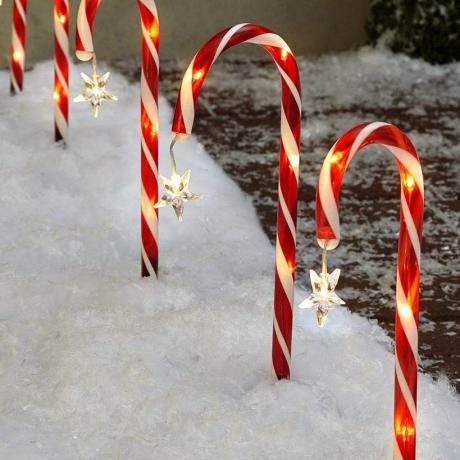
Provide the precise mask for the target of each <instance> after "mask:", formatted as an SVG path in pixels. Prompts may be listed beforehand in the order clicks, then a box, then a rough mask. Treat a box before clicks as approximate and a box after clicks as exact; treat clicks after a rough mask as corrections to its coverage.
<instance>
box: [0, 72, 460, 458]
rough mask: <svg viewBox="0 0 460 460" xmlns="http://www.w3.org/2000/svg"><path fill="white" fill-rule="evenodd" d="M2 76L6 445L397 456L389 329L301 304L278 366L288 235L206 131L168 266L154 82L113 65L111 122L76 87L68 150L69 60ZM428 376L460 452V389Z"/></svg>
mask: <svg viewBox="0 0 460 460" xmlns="http://www.w3.org/2000/svg"><path fill="white" fill-rule="evenodd" d="M79 70H83V69H82V68H80V69H79ZM77 78H78V76H77V71H76V68H75V67H72V87H73V93H77V91H78V89H79V86H77V85H76V81H77ZM0 88H3V90H2V96H1V101H2V103H1V105H0V154H1V167H0V197H1V220H0V234H1V239H0V244H1V254H2V257H1V260H0V270H1V278H0V283H1V287H0V296H1V310H0V350H1V351H0V357H1V358H0V458H1V459H5V460H6V459H8V460H10V459H14V460H23V459H24V460H25V459H27V460H35V459H47V460H48V459H59V460H64V459H216V458H219V459H256V458H257V459H280V458H283V459H312V460H313V459H314V460H318V459H320V460H321V459H328V460H333V459H353V460H360V459H362V460H371V459H390V458H391V456H392V412H393V407H392V405H393V404H392V399H393V355H392V350H391V342H390V340H389V338H388V337H387V336H386V335H385V333H384V332H383V331H382V329H380V328H379V327H378V326H376V325H375V324H371V323H370V322H369V321H367V320H365V319H363V318H361V317H359V316H357V315H352V314H350V313H349V312H348V311H347V310H338V311H333V312H332V313H331V317H330V320H329V322H328V325H327V327H326V328H325V329H323V330H319V329H317V328H316V326H315V318H314V315H313V314H312V313H311V312H298V311H297V310H296V311H295V329H294V345H293V376H292V380H291V381H289V382H288V381H282V382H275V381H274V380H273V378H272V375H271V362H270V358H271V333H272V297H273V265H274V248H273V247H272V246H271V245H270V243H269V242H268V239H267V237H266V236H265V234H264V233H263V231H262V229H261V228H260V225H259V222H258V219H257V217H256V214H255V212H254V209H253V207H252V205H251V203H250V201H249V199H248V198H247V197H246V196H245V195H244V194H243V193H242V192H241V191H240V190H239V189H238V187H237V186H236V185H235V184H234V183H233V182H232V181H231V180H230V179H229V178H228V177H226V176H225V175H224V173H223V172H222V171H221V169H220V168H219V167H218V166H217V165H216V164H215V163H214V162H213V161H212V160H211V159H210V157H209V156H208V155H207V154H206V152H205V151H204V150H203V148H202V147H201V146H200V145H199V144H198V143H197V142H196V140H195V139H194V138H191V139H190V140H189V142H188V143H187V144H183V145H180V146H179V147H178V149H177V160H178V164H179V169H180V171H182V170H184V169H185V168H187V167H191V168H192V180H191V187H190V188H191V190H193V191H194V192H196V193H203V195H204V199H203V200H202V201H200V202H195V203H192V204H189V205H188V207H187V208H186V210H185V216H184V217H185V222H184V223H183V224H182V225H179V224H178V223H177V222H176V220H175V216H174V214H173V212H172V210H170V209H165V210H162V211H161V231H160V233H161V261H160V266H161V279H160V280H159V281H155V280H152V279H140V277H139V269H140V267H139V188H140V186H139V168H140V166H139V157H140V153H139V135H138V123H137V120H138V116H139V114H138V110H139V100H138V99H139V88H138V85H129V84H128V83H127V82H126V81H125V80H124V79H123V78H122V77H120V76H118V75H114V76H113V77H112V80H111V82H110V88H111V90H112V91H113V92H114V93H115V94H116V95H118V96H119V98H120V102H119V103H118V104H110V105H109V104H107V105H106V106H104V107H103V108H102V111H101V115H100V118H99V119H98V120H96V121H95V120H93V119H92V116H91V113H90V108H89V106H86V105H79V106H74V105H72V107H71V110H72V113H71V123H72V127H71V138H70V147H69V148H68V149H67V150H62V149H60V148H57V147H55V146H54V145H53V142H52V130H51V128H52V98H51V88H52V64H51V63H45V64H42V65H39V66H37V68H36V69H35V70H34V71H33V72H30V73H28V74H27V75H26V91H25V94H24V95H22V96H19V97H15V98H9V97H8V96H7V88H8V74H7V72H4V71H3V72H1V73H0ZM160 106H161V152H162V154H161V166H160V170H161V172H162V173H163V174H166V175H168V174H169V170H168V169H169V164H168V159H167V157H166V154H165V152H167V143H168V141H169V139H170V135H169V132H168V129H169V126H170V119H171V109H170V107H168V106H167V104H166V103H165V101H164V100H161V104H160ZM315 250H316V248H315ZM304 296H305V293H304V292H299V291H298V292H297V293H296V303H298V302H299V301H301V300H302V299H303V298H304ZM419 382H420V388H419V433H418V458H419V459H420V460H422V459H426V460H436V459H442V460H445V459H458V458H460V441H459V439H458V430H459V427H460V404H459V399H458V396H456V395H454V393H453V392H452V390H451V389H450V387H449V385H448V383H447V382H446V381H439V382H437V383H434V382H433V381H432V380H431V379H430V378H429V377H427V376H425V375H420V380H419Z"/></svg>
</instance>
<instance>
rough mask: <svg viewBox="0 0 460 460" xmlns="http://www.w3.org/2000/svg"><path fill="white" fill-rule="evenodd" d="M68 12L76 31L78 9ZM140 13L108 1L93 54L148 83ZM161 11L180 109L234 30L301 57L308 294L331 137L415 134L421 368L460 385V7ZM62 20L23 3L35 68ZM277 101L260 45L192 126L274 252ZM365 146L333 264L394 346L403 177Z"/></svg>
mask: <svg viewBox="0 0 460 460" xmlns="http://www.w3.org/2000/svg"><path fill="white" fill-rule="evenodd" d="M70 3H71V7H72V9H73V10H72V29H71V30H72V31H73V30H74V25H75V17H76V9H77V7H78V3H79V2H78V1H77V0H71V1H70ZM135 3H136V2H135V1H134V0H133V1H131V2H128V1H126V0H104V1H103V3H102V5H101V8H100V11H99V13H98V17H97V21H96V27H95V29H96V32H95V46H96V50H97V52H98V58H99V60H102V61H105V65H106V66H108V67H111V68H112V70H115V71H119V72H122V73H123V74H124V75H125V76H126V77H127V78H128V80H129V81H130V82H132V83H133V84H138V82H139V46H140V25H139V17H138V11H137V8H136V5H135ZM157 7H158V11H159V16H160V25H161V83H160V92H161V94H162V96H163V97H165V98H166V99H167V101H168V102H169V103H170V104H174V103H175V100H176V97H177V90H178V88H179V85H180V80H181V77H182V75H183V72H184V70H185V68H186V66H187V64H188V62H189V60H190V59H191V58H192V56H193V55H194V53H195V52H196V51H197V49H198V48H199V47H200V46H201V45H202V44H203V43H204V42H205V41H206V40H207V39H208V38H209V37H210V36H211V35H213V34H214V33H215V32H217V31H219V30H221V29H222V28H224V27H227V26H229V25H232V24H234V23H238V22H257V23H260V24H263V25H265V26H267V27H270V28H272V29H273V30H274V31H276V32H278V33H279V34H280V35H282V36H283V38H284V39H285V40H286V41H287V42H288V44H289V45H290V47H291V48H292V50H293V52H294V54H295V55H296V56H297V58H298V63H299V68H300V71H301V80H302V86H303V107H304V109H303V128H302V151H301V152H302V164H301V178H300V180H301V187H300V193H301V195H300V202H299V224H298V229H299V231H298V241H299V249H298V284H299V285H300V286H303V287H305V288H308V287H309V286H308V285H309V283H308V281H307V278H306V272H307V270H308V269H309V268H318V267H319V264H320V251H319V249H318V248H317V247H316V244H315V226H314V207H315V206H314V197H315V187H316V181H317V177H318V173H319V169H320V167H321V163H322V160H323V158H324V156H325V155H326V153H327V151H328V150H329V148H330V147H331V145H332V144H333V142H334V141H335V140H336V139H337V137H339V136H340V135H341V134H342V133H344V132H345V131H346V130H348V129H349V128H351V127H352V126H354V125H356V124H358V123H360V122H363V121H374V120H381V121H386V122H390V123H393V124H395V125H397V126H398V127H400V128H401V129H402V130H404V131H406V132H407V134H408V135H409V136H410V137H411V139H412V140H413V142H414V144H415V146H416V148H417V150H418V151H419V154H420V156H421V159H422V163H423V170H424V175H425V184H426V213H425V216H426V218H425V228H424V241H423V267H422V293H421V310H420V355H421V366H422V368H423V369H424V370H425V371H426V372H430V373H431V374H432V375H433V376H434V377H436V378H438V377H439V376H445V375H447V376H448V378H449V379H450V382H451V383H452V385H453V386H455V387H456V388H457V390H458V389H460V321H459V320H460V318H459V316H460V264H459V257H458V253H459V246H460V236H459V228H460V219H459V216H460V204H459V203H460V185H459V179H458V178H459V177H460V166H459V162H458V158H460V64H459V63H458V60H459V59H460V0H231V1H230V0H225V1H224V0H193V1H192V0H175V1H167V0H157ZM11 14H12V0H3V6H2V7H1V8H0V54H1V61H0V66H3V67H7V66H8V57H9V46H10V35H11ZM52 15H53V2H52V0H29V6H28V22H29V25H28V31H27V65H28V66H29V68H30V66H32V65H34V64H35V63H37V62H38V61H41V60H49V59H51V58H52V44H53V36H52ZM73 42H74V39H73V37H72V38H71V43H72V46H73ZM82 67H83V66H82ZM51 79H52V75H50V80H51ZM26 80H27V75H26ZM26 84H27V82H26ZM75 84H76V85H77V86H75ZM80 86H81V84H80V82H71V91H72V92H73V93H74V94H75V95H76V94H78V92H79V90H80ZM50 88H51V85H50ZM279 98H280V85H279V76H278V74H277V72H276V68H275V67H274V65H273V63H272V62H271V61H270V59H269V58H267V57H266V55H265V54H264V53H263V52H262V51H261V50H258V49H257V47H254V46H253V47H251V46H243V47H239V49H237V50H234V51H233V50H232V51H231V52H229V53H226V55H225V56H223V57H222V58H221V59H219V62H217V63H216V65H215V66H214V68H213V71H212V72H211V74H210V76H209V77H208V79H207V81H206V85H205V88H204V90H203V94H202V96H201V98H200V104H199V108H198V112H197V120H199V121H198V122H197V123H196V124H195V134H196V135H197V136H198V138H199V140H200V141H201V142H202V143H203V145H204V146H205V148H206V149H207V151H208V152H209V153H210V155H212V156H213V158H215V160H216V161H217V162H218V163H219V164H220V165H221V166H222V168H223V169H224V170H225V171H226V172H227V174H229V175H230V176H231V177H232V178H233V179H234V180H235V181H236V182H237V183H238V184H239V185H240V187H241V188H242V189H243V190H244V191H245V192H246V193H247V195H248V199H251V200H252V202H253V203H254V206H255V208H256V210H257V212H258V215H259V217H260V221H261V225H262V226H263V228H264V230H265V231H266V233H267V235H268V237H269V238H270V239H271V241H272V242H273V241H274V240H275V220H276V200H277V196H276V191H277V162H278V154H277V149H278V143H279ZM106 110H107V111H109V110H110V109H109V108H107V109H106ZM371 150H372V153H371V154H368V155H362V156H361V157H360V158H358V159H356V161H354V164H353V167H352V168H350V171H349V172H348V173H347V176H346V179H345V182H344V188H343V193H342V198H341V201H342V209H343V211H342V212H343V222H342V231H343V235H342V236H343V239H342V244H341V246H340V247H339V248H338V249H337V250H336V251H334V254H333V255H332V258H331V267H336V266H338V267H341V268H342V270H343V275H342V278H341V281H340V286H339V288H340V289H339V292H340V293H341V297H342V298H344V299H346V300H347V306H348V308H350V309H351V310H352V311H354V312H356V313H359V314H361V315H365V316H367V317H368V318H370V319H372V320H375V321H377V322H378V324H379V325H381V326H382V327H384V328H385V329H386V330H387V331H388V333H389V334H390V335H392V333H393V328H394V289H395V269H396V253H397V237H398V229H399V185H398V184H399V178H398V173H397V168H396V166H395V165H394V163H393V160H392V159H391V157H390V156H389V155H388V154H387V153H385V152H384V151H383V150H382V149H379V148H378V147H372V149H371ZM442 378H444V377H442Z"/></svg>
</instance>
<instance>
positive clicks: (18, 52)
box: [13, 50, 23, 62]
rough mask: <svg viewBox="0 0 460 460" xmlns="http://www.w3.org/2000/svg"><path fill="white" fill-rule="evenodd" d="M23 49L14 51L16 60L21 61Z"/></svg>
mask: <svg viewBox="0 0 460 460" xmlns="http://www.w3.org/2000/svg"><path fill="white" fill-rule="evenodd" d="M22 56H23V54H22V51H19V50H16V51H15V52H14V53H13V60H14V61H15V62H19V61H20V60H21V59H22Z"/></svg>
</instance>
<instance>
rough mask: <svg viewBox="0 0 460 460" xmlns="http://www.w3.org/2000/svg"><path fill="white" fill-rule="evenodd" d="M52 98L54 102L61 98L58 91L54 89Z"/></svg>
mask: <svg viewBox="0 0 460 460" xmlns="http://www.w3.org/2000/svg"><path fill="white" fill-rule="evenodd" d="M53 99H54V100H55V101H56V102H59V101H60V100H61V95H60V94H59V92H58V91H55V92H54V93H53Z"/></svg>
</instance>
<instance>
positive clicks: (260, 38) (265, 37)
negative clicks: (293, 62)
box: [244, 32, 292, 54]
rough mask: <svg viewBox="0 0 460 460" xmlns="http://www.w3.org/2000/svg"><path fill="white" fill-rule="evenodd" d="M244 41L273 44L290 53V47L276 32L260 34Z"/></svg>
mask: <svg viewBox="0 0 460 460" xmlns="http://www.w3.org/2000/svg"><path fill="white" fill-rule="evenodd" d="M244 43H255V44H256V45H264V46H274V47H275V48H282V49H285V50H286V51H287V52H289V53H291V54H292V51H291V49H290V48H289V46H288V45H287V43H286V42H285V41H284V40H283V39H282V38H281V37H280V36H279V35H277V34H274V33H273V32H271V33H266V34H260V35H257V36H255V37H253V38H250V39H249V40H246V41H245V42H244Z"/></svg>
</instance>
